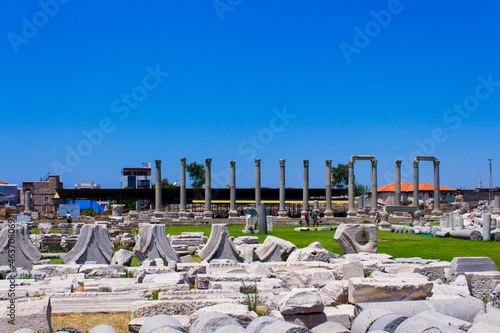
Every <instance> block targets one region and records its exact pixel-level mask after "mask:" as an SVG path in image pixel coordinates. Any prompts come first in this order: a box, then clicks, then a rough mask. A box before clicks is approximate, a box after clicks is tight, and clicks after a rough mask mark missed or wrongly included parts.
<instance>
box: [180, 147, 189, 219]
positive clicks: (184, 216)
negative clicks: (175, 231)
mask: <svg viewBox="0 0 500 333" xmlns="http://www.w3.org/2000/svg"><path fill="white" fill-rule="evenodd" d="M187 216H188V214H187V211H186V158H185V157H183V158H181V197H180V209H179V220H187Z"/></svg>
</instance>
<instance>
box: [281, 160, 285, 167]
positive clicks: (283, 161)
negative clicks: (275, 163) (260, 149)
mask: <svg viewBox="0 0 500 333" xmlns="http://www.w3.org/2000/svg"><path fill="white" fill-rule="evenodd" d="M285 162H286V159H284V158H282V159H280V166H282V167H284V166H285Z"/></svg>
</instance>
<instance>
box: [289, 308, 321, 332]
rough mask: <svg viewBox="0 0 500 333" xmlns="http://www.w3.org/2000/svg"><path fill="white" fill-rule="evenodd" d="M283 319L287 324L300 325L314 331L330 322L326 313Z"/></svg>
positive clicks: (291, 316)
mask: <svg viewBox="0 0 500 333" xmlns="http://www.w3.org/2000/svg"><path fill="white" fill-rule="evenodd" d="M283 317H284V318H285V321H286V322H287V323H291V324H295V325H299V326H302V327H306V328H308V329H312V328H313V327H316V326H318V325H321V324H324V323H326V322H327V321H328V318H327V316H326V314H325V313H324V312H318V313H307V314H293V315H283Z"/></svg>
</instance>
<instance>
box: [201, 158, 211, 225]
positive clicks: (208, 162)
mask: <svg viewBox="0 0 500 333" xmlns="http://www.w3.org/2000/svg"><path fill="white" fill-rule="evenodd" d="M203 218H204V219H211V218H213V212H212V159H211V158H205V211H204V212H203Z"/></svg>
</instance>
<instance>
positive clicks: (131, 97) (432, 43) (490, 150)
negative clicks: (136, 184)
mask: <svg viewBox="0 0 500 333" xmlns="http://www.w3.org/2000/svg"><path fill="white" fill-rule="evenodd" d="M2 6H3V8H2V11H0V36H1V37H2V38H1V39H0V40H1V42H0V48H1V49H0V52H1V55H2V57H1V59H2V61H1V62H0V88H1V92H2V93H1V94H2V96H1V97H2V98H0V114H1V122H0V130H1V133H2V134H3V140H2V142H3V158H1V159H0V179H1V180H3V181H7V182H9V183H17V184H19V185H20V184H21V183H22V181H30V180H37V179H38V178H39V177H40V176H41V175H44V174H46V173H47V172H52V173H60V174H62V181H63V182H64V183H65V187H69V188H72V187H73V186H74V184H75V183H79V182H81V181H94V182H97V183H100V184H102V186H103V187H119V182H120V170H121V168H122V167H135V166H140V165H141V164H140V163H141V162H146V161H149V162H153V164H154V160H155V159H161V160H163V172H162V173H163V176H164V177H168V179H169V180H170V181H172V182H173V181H176V180H179V164H180V163H179V158H180V157H186V158H187V159H188V163H189V162H192V161H197V162H203V160H204V159H205V158H206V157H211V158H213V164H212V165H213V174H214V178H215V179H214V184H213V187H219V186H225V184H226V183H228V182H229V180H228V171H227V170H228V168H229V161H230V160H236V161H237V165H238V168H239V169H238V177H237V183H238V186H240V187H251V186H253V184H254V163H253V158H254V154H253V153H254V152H255V153H256V154H255V157H259V158H261V159H262V172H263V175H262V183H263V186H268V187H278V186H279V162H278V160H279V159H280V158H286V159H287V186H294V187H301V186H302V160H303V159H309V160H310V184H311V187H323V186H324V182H325V164H324V160H325V159H332V160H333V164H334V165H336V164H338V163H347V161H348V160H349V158H350V156H351V155H361V154H367V155H375V156H376V157H377V158H378V160H379V162H378V171H379V177H378V183H379V186H380V185H384V184H387V183H389V182H390V181H392V180H391V177H394V161H395V160H396V159H398V158H400V159H404V160H405V162H404V164H403V180H405V181H409V182H411V181H412V175H411V172H407V171H405V165H407V166H408V165H409V164H407V163H409V161H410V160H411V158H412V157H413V156H414V155H415V154H416V153H417V154H424V155H426V154H429V155H435V156H437V157H438V158H439V159H440V160H441V184H442V185H446V186H450V187H466V188H471V187H476V186H477V183H478V179H479V177H480V176H481V177H482V179H483V185H485V186H487V184H488V160H487V159H488V158H493V185H495V186H500V184H499V183H498V181H496V180H497V179H499V178H498V177H500V176H496V175H500V167H499V166H498V165H499V164H500V156H498V155H499V154H498V152H499V150H498V148H497V145H498V144H497V142H498V125H499V124H500V115H499V111H500V63H499V62H498V59H499V56H500V54H499V53H500V52H499V42H500V29H499V28H500V22H499V21H498V13H499V12H500V3H498V2H497V1H493V0H484V1H481V2H480V3H479V4H478V3H473V2H472V1H460V0H458V1H457V0H456V1H439V2H435V1H424V0H413V1H410V0H401V1H394V0H391V1H347V0H338V1H312V2H299V1H281V0H276V1H271V2H269V1H247V0H242V1H241V0H217V1H196V2H187V1H175V2H173V1H146V2H144V3H140V4H139V3H138V2H136V1H128V0H124V1H120V2H119V4H118V2H110V3H102V2H98V1H85V2H82V1H75V0H60V1H59V2H57V1H56V0H42V1H40V2H37V1H23V0H16V1H14V0H8V1H5V2H4V3H3V4H2ZM284 114H285V115H287V116H284ZM278 115H279V116H278ZM85 133H87V135H86V134H85ZM89 136H90V139H89V138H88V137H89ZM70 152H72V153H70ZM75 154H78V156H76V157H75ZM355 172H356V177H357V179H358V181H359V182H361V183H363V184H367V185H368V184H370V167H369V163H367V162H364V163H363V162H357V163H356V166H355ZM420 179H421V181H422V182H429V183H432V181H433V178H432V164H431V163H424V164H421V176H420Z"/></svg>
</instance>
